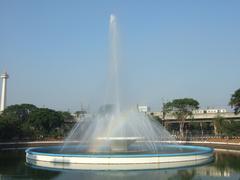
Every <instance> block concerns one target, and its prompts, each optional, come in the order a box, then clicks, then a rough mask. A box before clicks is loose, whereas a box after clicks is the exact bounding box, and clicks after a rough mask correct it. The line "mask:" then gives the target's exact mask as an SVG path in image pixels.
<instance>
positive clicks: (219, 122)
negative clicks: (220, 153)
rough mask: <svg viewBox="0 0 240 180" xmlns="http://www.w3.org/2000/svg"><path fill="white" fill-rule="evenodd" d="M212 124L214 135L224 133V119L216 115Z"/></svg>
mask: <svg viewBox="0 0 240 180" xmlns="http://www.w3.org/2000/svg"><path fill="white" fill-rule="evenodd" d="M213 123H214V131H215V134H218V135H219V134H220V135H222V134H223V133H224V118H223V117H222V116H220V115H218V116H216V117H215V118H214V121H213Z"/></svg>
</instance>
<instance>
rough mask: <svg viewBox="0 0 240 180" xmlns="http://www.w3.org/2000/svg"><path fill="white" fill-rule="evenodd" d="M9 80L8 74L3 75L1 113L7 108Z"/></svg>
mask: <svg viewBox="0 0 240 180" xmlns="http://www.w3.org/2000/svg"><path fill="white" fill-rule="evenodd" d="M8 78H9V76H8V74H7V72H5V73H3V74H2V75H1V79H2V96H1V104H0V112H2V111H3V110H4V109H5V107H6V101H7V79H8Z"/></svg>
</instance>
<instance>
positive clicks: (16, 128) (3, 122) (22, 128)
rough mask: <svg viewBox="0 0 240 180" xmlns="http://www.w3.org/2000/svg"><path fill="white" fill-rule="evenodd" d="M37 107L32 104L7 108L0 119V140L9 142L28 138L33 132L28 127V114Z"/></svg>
mask: <svg viewBox="0 0 240 180" xmlns="http://www.w3.org/2000/svg"><path fill="white" fill-rule="evenodd" d="M36 109H37V107H36V106H34V105H32V104H16V105H12V106H8V107H7V108H6V109H5V110H4V111H3V113H2V114H1V118H0V139H2V140H11V139H21V138H30V137H32V136H33V133H34V132H33V131H32V130H31V129H30V127H29V125H28V118H29V114H30V113H31V112H32V111H34V110H36Z"/></svg>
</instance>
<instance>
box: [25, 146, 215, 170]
mask: <svg viewBox="0 0 240 180" xmlns="http://www.w3.org/2000/svg"><path fill="white" fill-rule="evenodd" d="M161 146H164V147H165V148H169V150H170V151H171V148H175V149H178V151H177V152H173V153H165V152H164V153H139V154H137V153H133V154H128V153H127V154H123V153H118V154H112V153H109V154H94V153H82V154H70V153H63V154H61V153H55V152H54V151H52V150H53V149H54V148H55V149H60V148H61V147H60V146H55V147H39V148H29V149H27V150H26V162H27V163H28V164H29V165H31V166H34V167H37V168H47V169H81V170H137V169H163V168H177V167H186V166H196V165H201V164H206V163H208V162H211V161H212V160H213V149H211V148H208V147H201V146H185V145H184V146H183V145H161Z"/></svg>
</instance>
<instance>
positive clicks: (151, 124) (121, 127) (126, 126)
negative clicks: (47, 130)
mask: <svg viewBox="0 0 240 180" xmlns="http://www.w3.org/2000/svg"><path fill="white" fill-rule="evenodd" d="M109 31H110V52H111V53H110V75H109V76H110V77H109V79H110V80H109V85H110V86H109V88H108V100H107V105H104V106H102V107H101V108H100V109H99V112H98V113H97V114H96V115H95V116H94V117H91V118H86V119H85V120H84V121H81V122H78V123H76V124H75V126H74V128H73V129H72V131H71V132H70V133H69V136H68V137H67V138H66V140H65V146H66V145H68V144H69V143H72V142H75V143H77V144H78V145H79V146H75V147H76V150H77V149H78V148H80V147H81V145H82V144H86V145H87V148H86V149H85V150H86V151H88V152H96V153H98V152H101V153H102V152H109V151H112V152H113V151H124V152H127V151H129V149H131V145H132V144H134V145H135V148H136V147H137V149H135V150H134V151H141V152H142V151H150V152H157V151H158V150H159V148H156V142H157V141H158V143H159V141H171V140H174V138H173V137H172V136H171V135H170V133H169V132H168V131H167V130H165V129H164V128H163V126H162V125H161V124H160V123H159V122H157V121H156V120H154V119H153V118H151V117H150V116H148V115H146V114H143V113H139V112H137V109H131V110H128V111H123V112H121V111H120V98H119V83H118V81H119V79H118V78H119V73H118V71H119V69H118V68H119V67H118V66H119V54H118V50H119V47H118V38H119V36H118V29H117V21H116V17H115V16H114V15H113V14H111V15H110V21H109ZM65 146H63V149H62V150H63V151H64V149H65Z"/></svg>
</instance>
